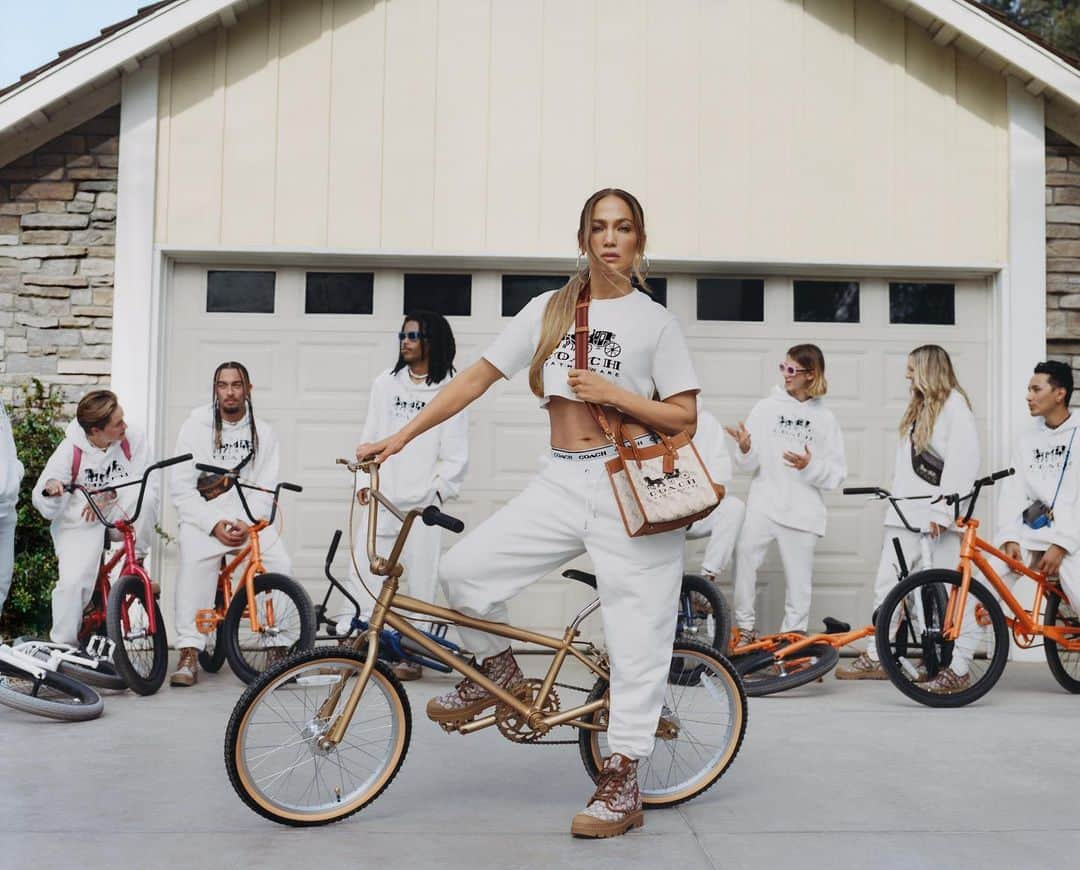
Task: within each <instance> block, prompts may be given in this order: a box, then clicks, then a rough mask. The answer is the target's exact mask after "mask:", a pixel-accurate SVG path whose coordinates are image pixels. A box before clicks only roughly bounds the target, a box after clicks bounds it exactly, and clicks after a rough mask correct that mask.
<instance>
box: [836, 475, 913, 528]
mask: <svg viewBox="0 0 1080 870" xmlns="http://www.w3.org/2000/svg"><path fill="white" fill-rule="evenodd" d="M842 492H843V493H844V495H869V496H873V497H874V498H876V499H878V500H879V501H881V500H887V501H888V502H889V504H891V505H892V509H893V510H894V511H896V515H897V516H898V517H899V518H900V522H902V523H903V524H904V528H905V529H907V530H908V531H909V532H912V533H913V534H916V535H921V534H922V533H923V530H922V529H917V528H915V526H913V525H912V524H911V523H909V522H908V518H907V517H906V516H904V512H903V511H902V510H900V505H898V504H897V502H901V501H921V500H923V499H928V498H933V496H929V495H909V496H902V495H893V494H892V493H891V492H889V491H888V490H887V489H882V488H881V487H880V486H845V487H844V488H843V490H842Z"/></svg>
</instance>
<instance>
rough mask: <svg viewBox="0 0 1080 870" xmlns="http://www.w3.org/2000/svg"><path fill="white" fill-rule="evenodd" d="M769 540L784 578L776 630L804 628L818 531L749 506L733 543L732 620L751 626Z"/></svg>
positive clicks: (807, 616)
mask: <svg viewBox="0 0 1080 870" xmlns="http://www.w3.org/2000/svg"><path fill="white" fill-rule="evenodd" d="M773 541H776V546H777V548H778V549H779V550H780V562H781V564H782V565H783V567H784V577H785V579H786V580H787V591H786V593H785V597H784V622H783V624H782V625H781V626H780V630H781V631H806V625H807V623H808V622H809V621H810V585H811V581H812V579H813V574H814V548H815V547H816V546H817V542H818V535H815V534H814V533H813V532H805V531H803V530H802V529H793V528H791V527H790V526H783V525H780V523H777V522H774V521H773V520H771V519H769V518H768V517H767V516H765V514H763V513H760V512H759V511H756V510H753V509H752V508H751V509H749V510H747V511H746V518H745V519H744V520H743V525H742V532H741V533H740V534H739V542H738V545H737V546H736V547H735V624H736V625H737V626H738V627H739V628H741V629H744V630H746V631H753V629H754V611H755V602H754V598H755V595H756V593H757V572H758V568H760V567H761V563H762V562H763V561H764V560H765V554H766V553H767V552H768V550H769V544H770V543H772V542H773Z"/></svg>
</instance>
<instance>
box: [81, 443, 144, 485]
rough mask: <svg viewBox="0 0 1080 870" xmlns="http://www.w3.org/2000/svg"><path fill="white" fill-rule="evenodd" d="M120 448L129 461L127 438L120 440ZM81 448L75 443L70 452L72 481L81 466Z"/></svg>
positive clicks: (129, 447)
mask: <svg viewBox="0 0 1080 870" xmlns="http://www.w3.org/2000/svg"><path fill="white" fill-rule="evenodd" d="M120 449H121V450H123V451H124V459H126V460H127V461H128V462H131V445H130V444H128V440H127V438H125V439H124V440H123V441H121V442H120ZM82 453H83V452H82V448H81V447H79V446H78V445H75V447H74V448H72V454H71V482H72V483H74V482H75V481H76V480H78V477H79V469H80V468H82Z"/></svg>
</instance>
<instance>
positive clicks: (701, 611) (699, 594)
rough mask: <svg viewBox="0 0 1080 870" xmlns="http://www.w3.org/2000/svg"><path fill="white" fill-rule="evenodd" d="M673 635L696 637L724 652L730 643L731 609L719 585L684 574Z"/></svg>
mask: <svg viewBox="0 0 1080 870" xmlns="http://www.w3.org/2000/svg"><path fill="white" fill-rule="evenodd" d="M675 637H676V638H678V639H679V640H696V641H698V642H699V643H703V644H706V645H707V646H711V647H713V648H714V649H715V650H716V651H717V652H718V653H720V655H727V649H728V644H729V643H730V642H731V609H730V608H729V607H728V606H727V602H726V601H725V600H724V594H723V593H722V592H721V591H720V587H719V586H717V585H716V584H715V583H711V582H709V581H708V580H706V579H705V578H704V577H699V576H698V575H697V574H683V579H682V591H681V592H680V593H679V612H678V616H677V617H676V624H675Z"/></svg>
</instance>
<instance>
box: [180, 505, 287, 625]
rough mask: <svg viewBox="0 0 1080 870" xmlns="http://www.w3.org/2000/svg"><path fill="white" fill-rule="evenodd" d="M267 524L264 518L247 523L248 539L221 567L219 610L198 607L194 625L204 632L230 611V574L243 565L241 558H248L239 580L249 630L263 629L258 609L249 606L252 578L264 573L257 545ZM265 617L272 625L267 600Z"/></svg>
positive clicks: (231, 590) (253, 597)
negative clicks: (242, 586) (245, 596)
mask: <svg viewBox="0 0 1080 870" xmlns="http://www.w3.org/2000/svg"><path fill="white" fill-rule="evenodd" d="M269 525H270V523H269V521H267V520H259V521H258V522H256V523H255V524H254V525H251V526H248V542H247V543H246V544H245V545H244V546H243V548H242V549H241V550H240V551H239V552H238V553H237V554H236V555H235V556H233V558H232V560H231V561H229V562H227V563H226V564H225V567H224V568H222V569H221V571H220V573H219V574H218V588H219V589H221V595H222V607H221V610H220V611H219V610H218V609H217V608H210V609H208V610H200V611H199V612H198V614H197V615H196V626H197V627H198V629H199V631H201V632H203V634H211V633H212V632H213V631H214V630H215V629H216V628H217V626H218V624H219V623H221V622H222V621H223V620H224V619H225V614H226V613H227V612H228V610H229V605H230V604H232V600H233V586H232V576H233V573H234V572H235V571H236V569H237V568H239V567H240V565H241V564H243V562H244V560H248V566H247V568H245V569H244V574H243V577H242V578H241V582H243V584H244V590H245V591H246V592H247V600H248V607H247V615H248V621H249V622H250V624H251V630H252V631H253V632H260V631H262V624H261V623H260V622H259V614H258V608H256V607H252V606H251V602H252V601H254V600H255V577H256V575H258V574H263V573H265V572H266V568H265V566H264V565H263V561H262V550H261V549H260V545H259V532H261V531H262V530H263V529H265V528H266V527H267V526H269ZM266 608H267V616H268V618H269V620H270V624H271V625H273V620H274V602H273V601H270V600H268V601H267V602H266Z"/></svg>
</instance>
